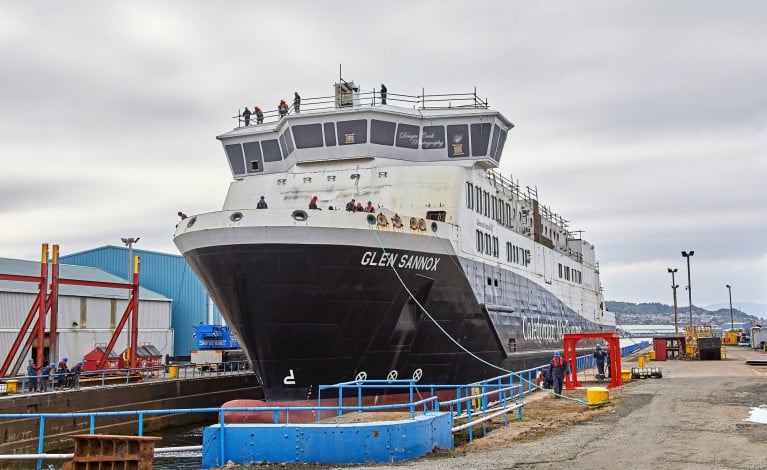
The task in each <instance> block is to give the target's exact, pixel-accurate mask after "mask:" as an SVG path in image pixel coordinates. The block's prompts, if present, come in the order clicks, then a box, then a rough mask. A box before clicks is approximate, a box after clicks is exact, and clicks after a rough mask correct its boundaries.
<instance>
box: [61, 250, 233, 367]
mask: <svg viewBox="0 0 767 470" xmlns="http://www.w3.org/2000/svg"><path fill="white" fill-rule="evenodd" d="M132 253H133V255H134V256H138V257H139V260H140V265H139V284H140V285H141V286H142V287H146V288H147V289H150V290H153V291H155V292H159V293H160V294H162V295H164V296H165V297H168V298H169V299H172V300H173V308H172V311H171V326H172V327H173V330H174V337H175V340H174V342H175V344H174V348H173V350H174V351H175V354H176V355H179V356H185V355H189V351H191V350H192V349H196V347H197V342H196V340H195V338H194V336H192V334H193V333H194V325H197V324H199V323H212V324H222V323H223V320H222V319H221V312H219V310H218V308H217V307H216V306H215V305H214V304H213V302H212V301H211V299H210V297H209V296H208V293H207V292H206V290H205V288H204V287H203V286H202V284H201V283H200V281H199V279H197V276H196V275H195V274H194V271H192V269H191V268H190V267H189V265H188V264H187V262H186V260H185V259H184V258H183V257H181V256H179V255H173V254H170V253H159V252H156V251H147V250H138V249H136V248H133V249H132ZM129 257H130V254H129V250H128V248H125V247H120V246H112V245H107V246H102V247H100V248H93V249H91V250H87V251H82V252H80V253H74V254H71V255H67V256H62V257H61V258H60V261H61V263H62V264H75V265H80V266H92V267H94V268H99V269H101V270H103V271H106V272H108V273H110V274H113V275H115V276H119V277H121V278H123V279H128V280H129V279H132V276H133V270H132V264H131V263H130V260H129ZM140 314H141V312H139V315H140Z"/></svg>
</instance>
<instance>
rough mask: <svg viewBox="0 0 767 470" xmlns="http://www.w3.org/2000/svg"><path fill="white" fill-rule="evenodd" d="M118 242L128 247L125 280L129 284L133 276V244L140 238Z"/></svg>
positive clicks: (124, 239)
mask: <svg viewBox="0 0 767 470" xmlns="http://www.w3.org/2000/svg"><path fill="white" fill-rule="evenodd" d="M120 240H122V242H123V243H125V246H127V247H128V277H127V278H126V279H128V282H131V278H132V275H133V244H134V243H138V241H139V240H141V237H136V238H133V237H130V238H121V239H120Z"/></svg>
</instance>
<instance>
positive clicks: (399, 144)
mask: <svg viewBox="0 0 767 470" xmlns="http://www.w3.org/2000/svg"><path fill="white" fill-rule="evenodd" d="M334 89H335V93H334V95H332V96H329V97H325V98H313V99H305V100H303V102H302V103H301V106H300V109H294V107H291V109H290V112H289V113H288V114H287V115H285V116H278V115H276V113H267V116H266V119H264V122H258V121H256V120H254V121H250V122H244V121H243V120H242V119H238V121H239V125H238V127H236V128H234V129H233V130H231V131H229V132H226V133H224V134H222V135H220V136H218V139H219V140H220V141H221V143H222V144H223V148H224V153H225V155H226V158H227V161H228V164H229V167H230V169H231V171H232V176H233V181H232V182H231V183H230V185H229V191H228V193H227V196H226V199H225V202H224V205H223V208H222V210H220V211H216V212H211V213H205V214H197V215H193V216H191V217H189V218H187V219H185V220H183V221H181V222H180V223H179V224H178V227H177V230H176V234H175V243H176V245H177V246H178V248H179V250H180V251H181V253H182V254H183V255H184V257H185V258H186V259H187V261H188V262H189V264H190V265H191V267H192V269H193V270H194V271H195V272H196V273H197V275H198V276H199V278H200V279H201V281H202V282H203V284H204V285H205V287H206V288H207V289H208V291H209V293H210V295H211V296H212V297H213V299H214V301H215V302H216V304H217V306H218V308H219V309H220V310H221V312H222V314H223V316H224V318H225V319H226V320H227V322H228V324H229V325H230V326H231V327H232V328H233V329H234V330H235V331H236V332H237V334H238V338H239V341H240V344H241V345H242V347H243V349H244V350H245V351H246V353H247V354H248V357H249V359H250V360H251V361H252V364H253V367H254V370H255V371H256V373H257V374H259V377H260V380H261V382H262V384H263V391H264V395H265V397H266V400H268V401H270V402H283V401H294V400H307V399H316V396H317V387H318V386H319V385H323V384H334V383H339V382H346V381H351V380H355V379H357V380H359V379H361V378H367V379H389V380H392V379H394V378H399V379H403V378H413V379H415V380H417V381H419V383H424V384H463V383H470V382H473V381H476V380H479V379H484V378H489V377H493V376H496V375H499V374H500V371H499V369H498V368H502V369H506V370H521V369H524V368H529V367H534V366H539V365H541V364H545V363H547V362H548V360H549V358H550V357H551V353H552V351H553V350H554V349H556V348H558V347H560V348H561V345H562V337H563V335H564V334H565V333H568V332H583V331H605V332H607V331H613V330H614V328H615V317H614V315H613V314H612V313H610V312H608V311H606V310H605V308H604V302H603V297H602V292H601V286H600V279H599V267H598V264H597V261H596V256H595V253H594V246H593V245H592V244H590V243H588V242H587V241H585V240H583V239H582V238H581V237H580V236H579V234H580V233H581V232H578V231H574V230H571V229H570V228H569V226H568V221H566V220H565V219H564V218H562V217H561V216H559V215H558V214H556V213H555V212H553V211H552V210H551V209H549V207H548V206H546V205H544V204H542V203H541V202H540V201H539V200H538V196H537V191H536V190H534V189H531V188H529V187H525V188H524V189H523V188H522V187H521V186H520V185H519V184H518V183H516V182H514V181H513V180H512V179H511V178H506V177H503V176H502V175H501V174H500V173H499V172H498V171H497V168H498V166H499V164H500V161H501V156H502V155H503V150H504V147H505V144H506V141H507V135H508V132H509V131H510V130H511V129H512V128H513V127H514V126H513V124H512V123H511V122H510V121H509V120H508V119H507V118H506V117H504V116H503V115H502V114H501V113H499V112H498V111H495V110H492V109H490V107H489V106H488V105H487V102H486V101H485V100H482V99H480V98H479V97H478V96H477V95H476V92H474V93H466V94H450V95H446V94H442V95H426V94H425V93H422V94H421V95H419V96H407V95H401V94H393V93H389V94H388V96H386V95H384V96H382V95H381V93H380V92H377V91H375V90H374V91H372V92H363V91H361V89H360V88H359V87H358V86H357V85H355V84H354V83H351V82H346V81H343V80H339V83H336V84H335V86H334ZM299 110H300V112H299ZM259 121H260V120H259ZM261 196H263V201H265V203H266V205H267V207H268V208H266V209H258V208H257V206H258V202H259V201H260V200H262V198H261ZM312 200H314V201H315V204H316V205H317V206H318V209H310V208H309V205H310V202H311V201H312ZM352 200H354V201H355V206H356V202H361V203H362V205H363V206H366V205H368V202H370V205H371V206H372V207H373V208H374V210H375V212H374V213H370V212H365V211H348V210H346V206H347V203H349V202H351V201H352ZM480 359H481V360H480ZM322 396H323V397H324V396H325V393H324V392H323V395H322Z"/></svg>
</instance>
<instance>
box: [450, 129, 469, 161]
mask: <svg viewBox="0 0 767 470" xmlns="http://www.w3.org/2000/svg"><path fill="white" fill-rule="evenodd" d="M447 141H448V142H449V143H450V145H449V147H448V148H447V156H448V157H450V158H457V157H468V156H469V126H467V125H466V124H457V125H453V126H447Z"/></svg>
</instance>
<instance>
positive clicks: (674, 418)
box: [236, 347, 767, 470]
mask: <svg viewBox="0 0 767 470" xmlns="http://www.w3.org/2000/svg"><path fill="white" fill-rule="evenodd" d="M728 355H729V357H728V359H727V360H722V361H668V362H652V363H651V364H650V367H661V368H662V369H663V378H662V379H641V380H636V379H635V380H633V381H632V382H631V383H630V384H627V385H625V386H624V387H622V388H621V389H620V390H612V391H611V399H613V398H614V399H613V402H614V403H613V405H611V406H610V407H609V408H607V409H603V410H601V411H600V412H593V411H587V410H586V409H585V408H584V407H582V406H579V405H577V404H573V403H572V402H569V401H567V400H554V399H553V398H552V397H550V396H544V395H543V394H540V393H538V394H535V395H534V396H533V397H531V398H530V399H529V404H528V405H529V406H526V408H530V412H529V413H527V415H528V417H527V418H526V419H525V420H524V421H523V422H521V423H516V422H515V423H512V424H510V426H509V427H507V428H499V429H496V430H493V431H492V432H490V433H489V434H488V436H487V437H485V438H482V439H478V440H475V441H474V442H473V443H472V444H468V445H465V446H462V447H459V448H458V449H455V450H453V451H438V452H437V453H436V455H434V456H429V457H426V458H422V459H418V460H414V461H409V462H404V463H397V464H389V465H374V466H338V467H334V466H325V465H296V464H288V465H275V464H272V465H260V466H258V465H252V466H248V467H236V468H240V469H244V468H254V469H255V468H265V467H266V468H269V467H280V468H289V469H301V468H302V469H319V468H322V469H329V468H338V469H350V468H379V469H380V468H390V467H397V468H400V467H404V468H414V469H424V470H431V469H433V470H437V469H439V470H442V469H444V468H446V467H454V468H477V469H480V468H482V469H491V468H492V469H512V468H529V469H550V468H562V467H563V466H567V467H571V468H575V469H579V468H633V469H661V468H662V469H667V468H671V469H696V470H700V469H702V468H705V469H709V468H722V469H724V468H733V469H735V468H737V469H763V468H767V424H760V423H753V422H750V421H745V418H747V417H748V416H749V412H750V409H751V408H752V407H758V406H759V405H767V367H758V366H748V365H746V363H745V360H746V359H762V360H764V359H767V357H765V355H764V353H763V352H760V351H755V350H752V349H748V348H732V347H731V348H730V349H729V351H728ZM631 367H636V362H635V361H634V362H633V363H632V362H625V361H624V363H623V366H622V368H623V369H629V368H631ZM536 395H538V396H537V397H536ZM536 408H537V409H538V410H541V409H543V410H544V411H545V413H546V414H544V415H540V416H542V417H543V416H545V417H550V416H555V417H556V418H558V419H553V420H552V419H548V420H545V424H542V423H544V420H543V419H542V418H541V419H539V418H535V417H536V413H535V411H534V410H535V409H536ZM530 415H532V416H533V418H534V419H536V420H539V421H540V422H537V423H536V422H533V419H531V418H530Z"/></svg>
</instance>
